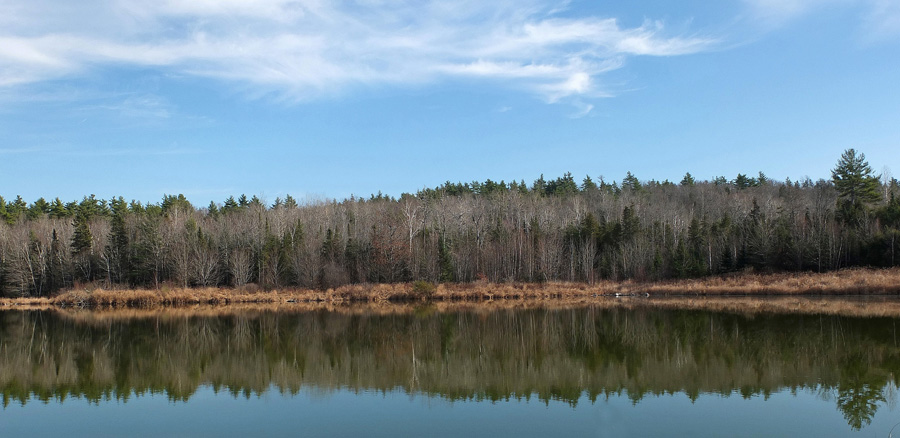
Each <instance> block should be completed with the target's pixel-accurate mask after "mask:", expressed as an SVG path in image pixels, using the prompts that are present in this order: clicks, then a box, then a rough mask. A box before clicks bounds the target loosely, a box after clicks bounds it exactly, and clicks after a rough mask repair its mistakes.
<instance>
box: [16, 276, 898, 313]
mask: <svg viewBox="0 0 900 438" xmlns="http://www.w3.org/2000/svg"><path fill="white" fill-rule="evenodd" d="M898 293H900V268H893V269H881V270H875V269H847V270H842V271H837V272H830V273H823V274H817V273H792V274H754V273H740V274H732V275H726V276H721V277H709V278H703V279H694V280H678V281H666V282H651V283H646V282H635V281H624V282H614V281H602V282H598V283H594V284H585V283H565V282H551V283H486V282H475V283H470V284H440V285H437V287H436V288H435V290H434V291H433V292H431V293H429V294H428V296H427V297H425V296H423V294H421V293H418V292H416V290H415V289H414V287H413V285H412V284H360V285H348V286H343V287H339V288H337V289H328V290H325V291H321V290H308V289H278V290H270V291H259V290H256V289H252V288H248V289H227V288H187V289H183V288H168V287H167V288H163V289H160V290H153V289H139V290H105V289H93V290H87V289H77V290H70V291H66V292H63V293H61V294H59V295H57V296H55V297H52V298H3V299H0V308H20V309H34V308H47V307H74V308H94V309H97V308H157V307H185V306H197V305H214V306H218V305H229V306H234V305H248V304H252V305H257V306H258V305H266V306H285V305H290V306H296V305H297V304H298V303H313V304H315V305H316V307H318V308H321V307H322V306H321V305H320V304H321V303H326V304H328V305H338V306H340V305H343V304H347V303H376V304H377V303H381V304H385V303H390V302H398V301H399V302H418V301H423V300H425V299H426V298H427V299H428V300H429V301H431V302H434V303H452V304H454V305H456V306H471V305H474V304H473V303H477V306H478V307H486V306H490V305H492V304H490V303H496V302H510V303H518V304H521V303H526V302H527V303H530V304H529V305H541V306H546V305H548V304H551V303H554V304H559V305H578V304H596V303H597V302H599V301H602V300H601V298H602V297H610V296H617V295H618V296H620V297H621V296H637V297H643V296H651V297H654V298H656V297H673V296H680V297H685V296H693V297H706V300H702V301H706V302H708V303H709V304H710V305H712V304H713V303H715V302H716V301H714V300H711V299H710V298H712V297H735V296H824V295H867V296H868V295H885V294H898ZM654 301H656V300H654ZM679 301H684V300H679ZM765 301H766V302H772V301H773V300H765ZM717 305H720V306H724V305H723V304H717ZM765 305H768V304H762V303H757V304H753V305H751V307H752V306H765ZM742 306H743V307H742V308H746V307H747V305H742ZM808 306H810V304H804V305H802V306H800V305H799V304H798V305H797V306H796V307H808ZM816 306H819V307H821V306H820V305H818V304H817V305H816ZM726 307H727V306H726Z"/></svg>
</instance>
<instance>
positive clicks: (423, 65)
mask: <svg viewBox="0 0 900 438" xmlns="http://www.w3.org/2000/svg"><path fill="white" fill-rule="evenodd" d="M561 6H563V7H564V3H561V2H559V1H546V0H517V1H512V0H495V1H490V2H482V1H471V0H461V1H451V2H448V1H437V0H426V1H406V0H356V1H347V2H339V1H327V0H194V1H190V2H183V1H175V0H166V1H160V2H147V1H141V0H115V1H100V0H85V1H83V2H67V1H54V0H28V1H22V0H13V1H9V2H4V5H3V6H0V17H4V18H0V86H5V87H10V86H15V85H18V84H26V83H35V82H40V81H46V80H52V79H60V78H68V77H73V76H77V75H81V74H86V73H90V72H92V71H96V70H102V69H115V68H118V67H143V68H157V69H160V70H162V71H165V72H171V73H176V74H184V75H193V76H197V77H204V78H215V79H220V80H224V81H227V82H235V83H239V84H243V85H249V86H251V87H257V88H258V89H259V90H262V92H267V93H275V94H277V95H280V96H285V97H287V98H290V99H297V100H302V99H309V98H315V97H319V96H322V95H326V94H331V93H336V92H341V91H343V90H345V89H347V88H348V87H355V86H360V85H363V86H369V85H380V84H410V83H414V84H421V83H432V82H436V81H440V80H446V79H452V78H470V79H471V78H476V79H480V80H493V81H497V82H502V83H503V84H507V85H510V86H514V87H519V88H521V89H524V90H527V91H530V92H533V93H536V94H538V95H539V96H541V97H542V98H544V99H545V100H547V101H548V102H556V101H559V100H560V99H564V98H567V97H571V96H582V97H586V98H590V97H602V96H607V95H609V91H608V90H604V89H603V88H602V87H601V86H599V85H598V84H597V82H598V81H597V79H598V76H600V75H602V74H603V73H606V72H609V71H611V70H615V69H617V68H620V67H621V66H622V65H623V64H624V63H625V60H626V59H627V58H629V57H632V56H677V55H686V54H691V53H698V52H702V51H705V50H709V49H711V48H712V47H714V46H715V45H716V43H717V42H716V40H715V39H714V38H709V37H703V36H696V35H667V33H666V31H665V28H664V25H663V24H662V23H660V22H652V21H648V22H645V23H644V24H643V25H641V26H638V27H630V28H627V27H623V26H621V25H620V24H619V22H618V21H617V20H616V19H614V18H599V17H581V18H563V17H561V16H560V15H558V11H559V10H560V7H561Z"/></svg>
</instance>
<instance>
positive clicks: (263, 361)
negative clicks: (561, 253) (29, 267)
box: [0, 308, 900, 429]
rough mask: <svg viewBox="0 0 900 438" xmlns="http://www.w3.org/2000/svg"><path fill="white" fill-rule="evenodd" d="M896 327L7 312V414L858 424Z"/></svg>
mask: <svg viewBox="0 0 900 438" xmlns="http://www.w3.org/2000/svg"><path fill="white" fill-rule="evenodd" d="M896 323H897V321H896V320H895V319H891V318H846V317H836V316H810V315H757V316H743V315H736V314H725V313H711V312H704V311H686V310H683V311H675V310H658V309H593V308H580V309H569V310H502V311H494V312H454V313H438V312H432V311H429V309H420V311H417V312H410V313H404V314H375V313H366V312H331V311H324V310H323V311H312V312H246V313H238V314H228V315H222V316H175V315H168V316H167V315H166V314H160V315H157V316H153V317H143V318H128V319H122V318H110V317H107V316H104V315H102V314H92V313H74V314H73V313H59V312H0V392H2V397H3V405H4V406H7V405H9V404H10V403H13V402H15V403H21V404H25V403H27V402H29V401H30V400H33V399H38V400H43V401H50V400H59V401H62V400H65V399H67V398H70V397H78V398H85V399H87V400H90V401H92V402H100V401H102V400H120V401H125V402H127V401H128V400H129V398H130V397H134V396H135V395H142V394H148V393H151V394H165V395H166V396H167V397H169V398H170V399H171V400H189V399H190V398H191V397H192V395H193V394H195V392H196V391H197V390H198V388H200V387H202V386H204V385H210V386H211V387H212V388H213V389H214V390H215V391H217V392H222V391H226V392H228V393H231V394H232V395H233V396H235V397H251V396H254V395H257V394H260V393H263V392H265V391H269V390H272V388H274V389H275V390H277V391H280V392H282V393H286V394H297V393H299V392H300V391H301V388H302V389H306V390H309V389H314V390H316V391H337V390H345V391H351V392H354V391H356V392H363V391H373V390H376V391H384V392H395V391H405V392H408V393H415V394H426V395H429V396H435V397H440V398H443V399H446V400H491V401H496V400H507V399H532V398H537V399H539V400H541V401H545V402H546V401H550V400H561V401H565V402H567V403H570V404H572V405H575V404H577V403H579V400H581V402H582V403H583V402H585V401H586V400H590V401H591V402H596V401H597V400H598V399H606V398H609V397H612V396H618V395H627V397H629V398H630V399H631V400H632V401H633V402H634V403H638V402H640V401H641V400H642V399H643V398H645V397H647V396H649V395H661V394H677V393H684V394H687V395H688V396H689V397H690V398H691V399H692V400H696V399H697V398H698V396H699V395H700V394H701V393H717V394H722V395H726V396H731V397H744V398H751V397H755V396H762V397H768V396H769V395H770V394H773V393H777V392H779V391H783V390H785V389H789V390H792V391H798V390H803V391H813V392H816V393H818V394H819V396H820V397H821V398H823V399H829V400H833V402H834V403H835V404H836V406H837V408H838V409H839V410H840V411H841V413H842V414H843V416H844V418H845V419H846V421H847V423H848V424H849V425H850V426H851V427H852V428H855V429H859V428H862V427H864V426H866V425H868V424H870V423H871V421H872V419H873V417H874V415H875V413H876V412H877V410H878V408H879V406H884V404H885V403H893V402H894V400H895V397H894V395H893V392H894V388H896V380H895V375H896V371H897V370H898V369H900V348H898V344H897V338H896Z"/></svg>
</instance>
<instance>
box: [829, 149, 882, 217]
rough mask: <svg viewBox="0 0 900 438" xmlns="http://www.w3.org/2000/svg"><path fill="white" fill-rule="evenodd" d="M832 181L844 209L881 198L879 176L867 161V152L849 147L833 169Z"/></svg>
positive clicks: (853, 207)
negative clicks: (859, 151) (860, 151)
mask: <svg viewBox="0 0 900 438" xmlns="http://www.w3.org/2000/svg"><path fill="white" fill-rule="evenodd" d="M831 181H832V182H833V183H834V187H835V188H836V189H837V190H838V193H839V196H840V200H841V201H842V202H843V205H842V206H841V207H842V210H844V211H845V212H847V211H855V212H858V211H859V210H861V209H863V208H864V207H865V206H866V205H867V204H871V203H875V202H877V201H879V200H881V194H880V193H879V190H878V189H879V183H878V177H876V176H875V173H874V172H873V171H872V167H871V166H869V163H868V162H867V161H866V154H863V153H860V154H857V152H856V150H855V149H852V148H851V149H847V150H846V151H844V153H843V154H841V159H840V160H838V162H837V165H836V166H835V167H834V169H832V170H831Z"/></svg>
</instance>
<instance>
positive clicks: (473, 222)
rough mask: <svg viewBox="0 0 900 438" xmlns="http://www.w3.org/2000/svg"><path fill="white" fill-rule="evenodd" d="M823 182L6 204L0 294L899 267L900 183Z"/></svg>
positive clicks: (555, 182) (497, 186) (853, 176)
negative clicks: (94, 287) (88, 287)
mask: <svg viewBox="0 0 900 438" xmlns="http://www.w3.org/2000/svg"><path fill="white" fill-rule="evenodd" d="M831 173H832V177H831V178H830V179H828V180H826V179H820V180H818V181H815V182H814V181H812V180H811V179H809V178H806V179H804V180H802V181H791V180H790V179H788V180H786V181H784V182H779V181H773V180H771V179H769V178H767V177H766V176H765V174H763V173H762V172H760V173H759V174H758V175H757V176H755V177H751V176H748V175H744V174H739V175H737V177H735V178H734V179H731V180H728V179H726V178H725V177H717V178H713V179H712V180H696V179H695V178H694V177H693V176H692V175H690V174H689V173H688V174H686V175H685V176H684V178H683V179H682V180H681V181H680V182H679V183H673V182H670V181H662V182H660V181H655V180H649V181H641V180H639V179H638V178H637V177H636V176H634V175H632V174H631V173H630V172H629V173H628V174H626V176H625V178H623V179H622V180H621V181H620V182H616V181H613V182H606V181H605V180H604V179H603V178H598V180H597V181H594V180H593V179H591V178H590V177H585V178H584V179H583V180H582V181H581V183H578V182H576V181H575V179H574V178H573V176H572V175H571V174H570V173H567V174H565V175H563V176H561V177H559V178H556V179H552V180H549V179H548V180H545V179H544V177H543V176H541V177H540V178H539V179H537V180H535V181H534V182H533V183H532V184H531V185H530V186H529V185H527V184H525V183H524V181H521V182H510V183H506V182H504V181H500V182H495V181H491V180H487V181H484V182H471V183H450V182H447V183H445V184H443V185H441V186H439V187H436V188H433V189H423V190H420V191H418V192H417V193H406V194H403V195H401V196H400V197H398V198H394V197H390V196H385V195H383V194H381V193H379V194H377V195H372V196H370V197H369V198H367V199H366V198H356V197H350V198H349V199H344V200H340V201H338V200H328V201H307V202H298V201H297V200H295V199H294V198H292V197H290V196H287V197H285V198H284V199H282V198H278V199H276V200H275V201H274V203H272V204H268V203H266V202H264V201H262V200H260V199H259V198H258V197H256V196H253V197H251V198H247V197H246V196H244V195H242V196H240V197H239V198H237V199H235V198H234V197H229V198H228V199H226V200H225V201H224V202H222V203H215V202H211V203H210V204H209V205H208V206H207V207H204V208H198V207H195V206H193V205H192V204H191V203H190V202H189V201H188V200H187V199H186V198H185V197H184V196H183V195H166V196H164V197H163V199H162V200H161V201H160V202H159V203H148V204H142V203H140V202H137V201H131V202H127V201H125V200H124V198H123V197H112V198H110V199H108V200H104V199H98V198H96V197H95V196H94V195H91V196H87V197H84V198H83V199H82V200H81V201H80V202H68V203H64V202H62V201H60V200H59V199H58V198H57V199H54V200H53V201H49V202H48V201H46V200H44V199H38V200H36V201H34V202H32V203H31V204H28V203H26V202H25V201H24V200H22V198H21V197H17V198H15V199H14V200H12V201H6V200H4V199H3V198H2V197H0V294H2V295H5V296H46V295H50V294H53V293H54V292H56V291H58V290H60V289H65V288H71V287H75V286H79V285H83V284H100V285H104V286H124V287H152V288H159V287H162V286H165V285H170V286H171V285H174V286H179V287H217V286H233V287H244V286H246V285H250V284H255V285H258V286H260V287H264V288H283V287H303V288H332V287H337V286H340V285H344V284H351V283H366V282H368V283H393V282H406V281H414V280H423V281H429V282H472V281H493V282H511V281H522V282H544V281H558V280H561V281H581V282H588V283H591V282H593V281H596V280H598V279H604V278H605V279H616V280H619V279H636V280H662V279H671V278H686V277H699V276H706V275H718V274H723V273H728V272H735V271H742V270H765V271H820V272H822V271H828V270H834V269H840V268H844V267H850V266H896V265H897V264H898V262H900V260H898V257H897V255H898V254H897V253H898V249H897V246H898V240H900V239H898V237H900V199H898V197H897V195H898V194H900V193H898V192H900V185H898V182H897V180H896V179H894V178H890V177H889V175H880V176H879V175H875V174H874V172H873V171H872V169H871V166H869V164H868V162H867V161H866V160H865V155H863V154H860V153H858V152H856V151H855V150H853V149H848V150H847V151H845V152H844V154H843V155H842V156H841V158H840V159H839V161H838V162H837V164H836V166H835V168H834V169H832V172H831Z"/></svg>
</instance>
